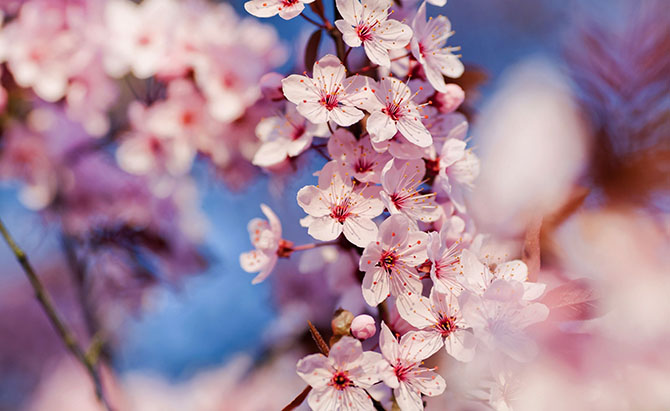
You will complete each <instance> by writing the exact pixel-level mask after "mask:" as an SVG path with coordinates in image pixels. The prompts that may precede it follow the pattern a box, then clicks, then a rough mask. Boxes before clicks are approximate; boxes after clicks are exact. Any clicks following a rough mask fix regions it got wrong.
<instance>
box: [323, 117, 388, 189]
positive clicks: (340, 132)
mask: <svg viewBox="0 0 670 411" xmlns="http://www.w3.org/2000/svg"><path fill="white" fill-rule="evenodd" d="M328 153H329V154H330V157H331V158H333V159H334V160H336V161H337V162H338V165H339V166H340V167H341V168H342V170H343V171H344V172H345V173H346V174H348V175H350V176H352V177H353V178H355V179H356V180H358V181H361V182H364V183H367V182H369V183H375V184H378V183H380V182H381V173H382V168H383V167H384V165H385V164H386V163H387V162H388V161H389V160H390V159H391V156H389V155H388V154H383V153H377V152H376V151H375V150H373V149H372V145H371V144H370V136H367V135H366V136H365V137H363V138H361V139H360V140H356V137H354V135H353V134H351V132H350V131H348V130H346V129H344V128H339V129H337V130H336V131H335V133H333V135H332V136H331V137H330V139H328Z"/></svg>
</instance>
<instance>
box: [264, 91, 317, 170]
mask: <svg viewBox="0 0 670 411" xmlns="http://www.w3.org/2000/svg"><path fill="white" fill-rule="evenodd" d="M328 133H329V132H328V126H327V125H326V124H318V125H317V124H313V123H311V122H310V121H308V120H305V118H304V117H302V116H301V115H300V114H298V112H297V110H296V106H295V104H292V103H288V104H287V107H286V113H285V114H284V115H279V116H273V117H269V118H265V119H263V120H261V121H260V122H259V123H258V126H257V127H256V136H258V138H259V139H260V140H261V141H262V142H263V144H262V145H261V147H260V148H259V149H258V151H257V152H256V154H255V155H254V159H253V163H254V164H255V165H257V166H261V167H269V166H272V165H275V164H279V163H281V162H282V161H284V160H285V159H286V158H287V157H295V156H297V155H299V154H300V153H302V152H303V151H305V150H307V149H308V148H309V146H310V145H311V144H312V138H313V137H315V136H316V137H326V136H327V135H328Z"/></svg>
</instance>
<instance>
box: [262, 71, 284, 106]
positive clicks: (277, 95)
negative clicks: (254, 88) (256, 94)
mask: <svg viewBox="0 0 670 411" xmlns="http://www.w3.org/2000/svg"><path fill="white" fill-rule="evenodd" d="M283 79H284V76H283V75H281V74H279V73H276V72H271V73H267V74H264V75H263V77H261V79H260V85H261V93H262V94H263V97H265V98H266V99H268V100H283V99H284V92H283V91H282V84H281V81H282V80H283Z"/></svg>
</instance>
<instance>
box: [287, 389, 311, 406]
mask: <svg viewBox="0 0 670 411" xmlns="http://www.w3.org/2000/svg"><path fill="white" fill-rule="evenodd" d="M310 391H312V387H311V386H309V385H308V386H307V387H305V389H304V390H302V392H301V393H300V394H298V396H297V397H295V398H294V399H293V401H291V402H290V403H289V404H288V405H287V406H286V407H284V408H282V411H291V410H294V409H296V408H298V407H299V406H300V404H302V403H303V401H305V398H307V394H309V392H310Z"/></svg>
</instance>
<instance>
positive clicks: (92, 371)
mask: <svg viewBox="0 0 670 411" xmlns="http://www.w3.org/2000/svg"><path fill="white" fill-rule="evenodd" d="M0 234H1V235H2V237H3V238H4V240H5V242H6V243H7V245H8V246H9V248H10V249H11V250H12V253H13V254H14V257H16V260H17V261H18V263H19V265H21V268H22V269H23V272H24V273H25V274H26V276H27V277H28V281H29V282H30V285H31V286H32V287H33V290H34V291H35V297H36V298H37V301H38V302H39V304H40V305H41V306H42V309H43V310H44V312H45V314H46V315H47V317H48V318H49V322H51V325H52V326H53V328H54V330H55V331H56V333H57V334H58V336H59V337H60V339H61V340H62V341H63V344H65V347H66V348H67V349H68V350H69V351H70V353H72V355H73V356H74V357H75V358H76V359H77V360H78V361H79V362H80V363H81V364H82V365H83V366H84V368H85V369H86V372H87V373H88V374H89V376H90V377H91V380H92V381H93V385H94V387H95V394H96V396H97V397H98V400H99V401H100V402H101V403H102V405H103V406H104V408H105V410H111V407H110V406H109V404H108V402H107V400H106V399H105V396H104V393H103V390H102V382H101V379H100V374H99V372H98V370H97V368H96V366H95V363H93V362H92V361H90V360H89V358H88V357H87V356H86V353H85V351H84V349H82V348H81V346H80V345H79V343H78V342H77V339H76V338H75V336H74V333H73V332H72V330H70V328H69V327H68V326H67V325H66V324H65V321H63V319H62V318H61V316H60V314H58V311H56V307H55V306H54V303H53V301H52V299H51V296H50V295H49V293H48V292H47V290H46V288H44V285H43V284H42V282H41V281H40V279H39V277H38V276H37V274H36V273H35V270H33V267H32V265H31V264H30V261H29V260H28V256H27V255H26V253H25V252H24V251H23V250H22V249H21V248H20V247H19V246H18V245H17V244H16V242H15V241H14V238H13V237H12V236H11V234H10V233H9V231H8V230H7V227H5V224H4V223H3V222H2V220H1V219H0Z"/></svg>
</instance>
